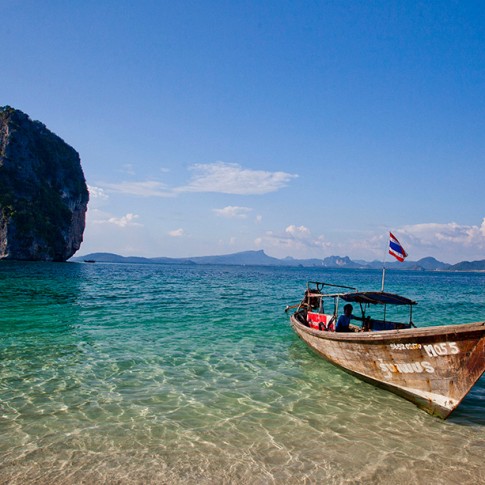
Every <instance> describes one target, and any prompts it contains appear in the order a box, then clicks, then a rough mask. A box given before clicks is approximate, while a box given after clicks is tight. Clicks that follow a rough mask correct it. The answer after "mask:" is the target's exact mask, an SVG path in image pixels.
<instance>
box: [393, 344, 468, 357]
mask: <svg viewBox="0 0 485 485" xmlns="http://www.w3.org/2000/svg"><path fill="white" fill-rule="evenodd" d="M389 347H390V348H391V350H419V349H424V351H425V352H426V353H427V354H428V356H429V357H438V356H441V355H450V354H459V353H460V349H459V348H458V345H457V343H456V342H442V343H440V344H418V343H407V344H390V346H389Z"/></svg>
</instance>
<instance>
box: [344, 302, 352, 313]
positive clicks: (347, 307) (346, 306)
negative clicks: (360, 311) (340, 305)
mask: <svg viewBox="0 0 485 485" xmlns="http://www.w3.org/2000/svg"><path fill="white" fill-rule="evenodd" d="M347 309H350V311H352V310H353V309H354V307H353V306H352V305H351V304H350V303H347V305H345V306H344V311H345V310H347Z"/></svg>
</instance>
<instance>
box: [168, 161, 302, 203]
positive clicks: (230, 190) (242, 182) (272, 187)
mask: <svg viewBox="0 0 485 485" xmlns="http://www.w3.org/2000/svg"><path fill="white" fill-rule="evenodd" d="M190 170H192V171H193V172H194V176H193V177H192V180H191V181H190V182H189V184H188V185H186V186H182V187H178V188H176V189H175V191H176V192H218V193H223V194H238V195H261V194H267V193H269V192H275V191H276V190H279V189H281V188H283V187H286V186H287V185H288V183H289V182H290V181H291V180H292V179H294V178H296V177H297V175H293V174H290V173H286V172H268V171H264V170H250V169H246V168H243V167H241V166H240V165H238V164H237V163H224V162H216V163H208V164H202V163H199V164H195V165H193V166H191V167H190Z"/></svg>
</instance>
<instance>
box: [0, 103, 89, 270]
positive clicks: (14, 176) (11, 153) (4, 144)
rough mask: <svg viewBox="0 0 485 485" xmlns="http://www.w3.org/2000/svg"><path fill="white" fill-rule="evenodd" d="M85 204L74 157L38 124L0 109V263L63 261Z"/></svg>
mask: <svg viewBox="0 0 485 485" xmlns="http://www.w3.org/2000/svg"><path fill="white" fill-rule="evenodd" d="M88 200H89V193H88V188H87V185H86V180H85V178H84V173H83V171H82V168H81V161H80V158H79V154H78V153H77V152H76V150H74V148H72V147H70V146H69V145H68V144H67V143H65V142H64V141H63V140H62V139H61V138H59V137H58V136H57V135H55V134H54V133H52V132H51V131H49V130H48V129H47V128H46V126H45V125H44V124H42V123H41V122H39V121H32V120H31V119H30V118H29V116H28V115H26V114H25V113H23V112H22V111H19V110H16V109H14V108H11V107H10V106H6V107H3V108H2V107H0V259H12V260H23V261H66V260H67V259H69V258H70V257H71V256H72V255H73V254H74V253H75V252H76V251H77V250H78V249H79V247H80V246H81V242H82V240H83V232H84V227H85V221H86V210H87V205H88Z"/></svg>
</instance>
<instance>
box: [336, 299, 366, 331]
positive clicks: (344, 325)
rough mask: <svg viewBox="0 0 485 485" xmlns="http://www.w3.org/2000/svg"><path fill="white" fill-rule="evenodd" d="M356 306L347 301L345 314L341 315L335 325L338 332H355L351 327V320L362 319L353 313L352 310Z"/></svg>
mask: <svg viewBox="0 0 485 485" xmlns="http://www.w3.org/2000/svg"><path fill="white" fill-rule="evenodd" d="M353 309H354V307H353V306H352V305H351V304H350V303H347V304H346V305H345V306H344V314H343V315H340V317H338V320H337V325H336V327H335V331H336V332H353V331H354V330H353V329H352V328H351V327H350V320H362V319H361V318H359V317H356V316H355V315H352V310H353Z"/></svg>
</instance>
